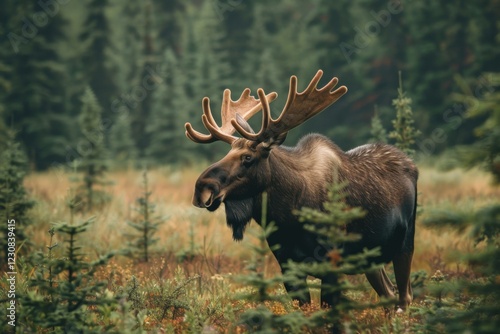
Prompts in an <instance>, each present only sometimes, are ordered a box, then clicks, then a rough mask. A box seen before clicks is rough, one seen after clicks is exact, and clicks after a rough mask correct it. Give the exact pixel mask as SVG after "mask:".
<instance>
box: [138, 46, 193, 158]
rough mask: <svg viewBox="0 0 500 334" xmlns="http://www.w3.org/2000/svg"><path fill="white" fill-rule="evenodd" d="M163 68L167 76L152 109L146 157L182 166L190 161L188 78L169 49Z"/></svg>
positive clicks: (157, 92)
mask: <svg viewBox="0 0 500 334" xmlns="http://www.w3.org/2000/svg"><path fill="white" fill-rule="evenodd" d="M163 58H164V63H163V66H164V68H165V69H166V70H167V73H168V74H167V76H166V77H165V79H164V80H163V82H162V83H161V85H160V86H159V87H158V88H157V89H156V90H155V91H154V93H153V99H154V101H153V108H152V113H151V116H150V118H149V120H148V125H147V128H146V131H147V133H148V135H149V137H150V138H151V143H150V144H149V146H148V147H147V149H146V157H147V158H148V159H149V160H150V161H152V162H154V163H168V164H179V163H182V162H185V161H186V160H187V159H188V157H189V152H188V151H187V150H188V146H187V145H186V144H187V143H188V142H187V140H186V136H185V135H184V132H185V130H184V123H186V122H187V121H190V120H189V115H190V113H189V112H188V105H189V103H188V101H187V97H186V92H185V78H184V74H183V71H182V69H181V68H180V62H179V60H178V59H177V57H176V56H175V54H174V53H173V51H172V50H171V49H170V48H169V49H167V51H166V52H165V55H164V57H163Z"/></svg>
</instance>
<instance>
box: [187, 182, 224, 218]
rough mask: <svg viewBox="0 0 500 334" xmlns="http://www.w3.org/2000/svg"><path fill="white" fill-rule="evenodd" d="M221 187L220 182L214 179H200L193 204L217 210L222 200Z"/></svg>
mask: <svg viewBox="0 0 500 334" xmlns="http://www.w3.org/2000/svg"><path fill="white" fill-rule="evenodd" d="M220 189H221V187H220V184H219V183H218V182H215V181H214V180H212V179H209V180H203V179H202V180H198V182H196V187H195V191H194V195H193V205H194V206H196V207H199V208H206V209H208V210H210V211H213V210H216V209H217V208H218V207H219V205H220V202H221V201H222V198H221V197H222V194H221V191H220Z"/></svg>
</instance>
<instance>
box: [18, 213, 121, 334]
mask: <svg viewBox="0 0 500 334" xmlns="http://www.w3.org/2000/svg"><path fill="white" fill-rule="evenodd" d="M92 221H93V219H88V220H86V221H83V222H81V223H78V224H73V223H72V222H70V223H69V224H68V223H61V224H57V225H55V226H54V228H52V229H51V230H50V231H49V233H50V235H51V238H50V240H51V242H50V244H49V245H48V246H47V249H48V251H47V254H43V253H39V254H36V255H35V256H34V259H33V261H34V262H35V263H36V264H37V266H36V267H35V271H34V274H33V277H32V278H31V279H30V281H29V287H28V292H27V293H26V294H23V295H21V297H20V303H21V305H22V312H21V316H20V321H19V322H20V323H19V327H20V328H21V329H22V330H23V331H26V332H31V331H37V332H38V331H47V330H50V331H53V332H56V333H102V332H107V331H112V330H113V324H112V323H111V324H109V323H108V324H105V323H103V322H102V320H103V319H102V318H101V317H102V315H103V314H102V310H103V309H104V308H110V307H111V308H113V307H116V305H117V304H118V297H119V296H113V295H112V294H111V293H107V292H106V287H107V282H105V281H98V280H96V278H95V274H96V271H97V270H98V269H99V268H100V267H102V266H104V265H106V264H107V263H108V261H109V260H110V258H111V257H112V256H113V254H112V253H108V254H106V255H104V256H102V257H100V258H99V259H97V260H95V261H92V262H88V260H86V256H85V253H83V252H82V247H80V246H79V245H78V244H79V240H80V239H81V238H83V234H84V233H85V231H86V230H87V228H88V227H89V225H90V224H91V222H92ZM54 234H56V235H57V234H60V235H61V236H62V237H64V238H65V240H64V243H65V246H66V248H65V249H64V253H63V254H62V256H57V255H56V254H55V252H56V251H55V250H54V248H55V247H56V246H57V244H54V243H53V242H52V240H53V236H54Z"/></svg>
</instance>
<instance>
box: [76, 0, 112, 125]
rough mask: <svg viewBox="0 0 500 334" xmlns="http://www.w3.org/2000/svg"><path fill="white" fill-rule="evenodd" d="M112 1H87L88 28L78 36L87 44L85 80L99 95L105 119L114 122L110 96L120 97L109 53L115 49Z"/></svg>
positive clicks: (83, 66) (86, 23)
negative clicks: (109, 10)
mask: <svg viewBox="0 0 500 334" xmlns="http://www.w3.org/2000/svg"><path fill="white" fill-rule="evenodd" d="M109 7H110V2H109V0H87V1H86V8H87V17H86V18H85V22H84V27H85V29H84V30H83V31H82V32H81V33H80V35H79V39H80V41H81V42H82V43H83V44H84V45H85V50H84V51H83V53H82V54H81V58H80V60H81V64H82V69H81V70H82V73H84V75H85V78H84V81H85V82H86V84H88V85H89V86H90V88H91V89H92V90H93V91H94V93H95V95H96V99H97V101H98V103H99V104H100V105H101V106H103V107H104V110H103V111H104V113H103V115H102V116H103V119H105V120H107V121H112V119H113V115H112V113H111V108H109V106H110V105H111V99H112V97H114V96H117V84H116V74H115V73H116V70H115V65H114V64H113V62H112V61H111V59H110V56H111V55H112V54H113V53H114V52H115V45H114V42H113V40H112V36H113V34H112V27H111V23H110V21H109V17H108V13H107V10H108V9H109Z"/></svg>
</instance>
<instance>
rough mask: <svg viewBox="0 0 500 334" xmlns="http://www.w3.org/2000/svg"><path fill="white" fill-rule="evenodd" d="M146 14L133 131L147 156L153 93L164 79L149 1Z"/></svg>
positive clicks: (138, 145) (139, 148)
mask: <svg viewBox="0 0 500 334" xmlns="http://www.w3.org/2000/svg"><path fill="white" fill-rule="evenodd" d="M144 15H145V19H144V27H143V29H141V32H142V41H141V45H142V51H141V56H140V86H139V87H136V89H138V90H139V91H140V92H141V96H140V97H138V98H136V99H135V101H134V104H136V105H137V107H136V108H134V109H133V111H132V113H131V115H132V132H133V136H134V139H135V140H136V146H137V149H138V151H139V155H140V156H141V157H145V156H146V149H147V147H148V146H149V144H150V142H151V138H150V137H149V133H148V132H147V129H146V128H147V122H148V120H149V118H150V116H151V112H152V108H153V103H154V100H153V93H154V91H155V90H156V89H157V88H158V86H160V84H161V83H162V81H163V79H162V78H160V77H159V76H158V73H156V69H157V68H158V67H157V65H158V64H159V63H160V59H159V56H158V49H157V48H158V46H157V44H158V43H157V39H156V34H155V25H154V15H155V12H154V8H153V7H152V4H151V2H149V1H148V2H147V3H146V6H145V11H144Z"/></svg>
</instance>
